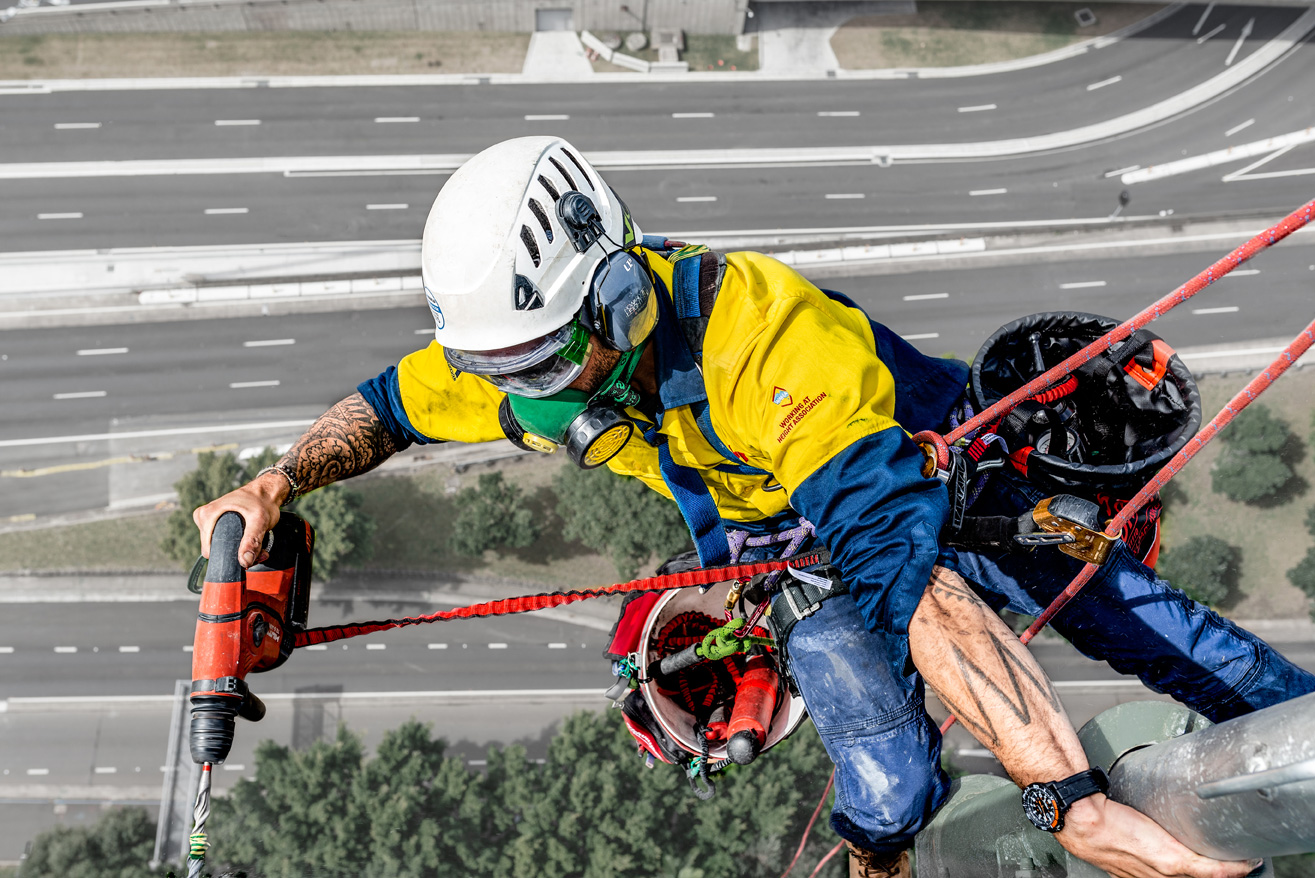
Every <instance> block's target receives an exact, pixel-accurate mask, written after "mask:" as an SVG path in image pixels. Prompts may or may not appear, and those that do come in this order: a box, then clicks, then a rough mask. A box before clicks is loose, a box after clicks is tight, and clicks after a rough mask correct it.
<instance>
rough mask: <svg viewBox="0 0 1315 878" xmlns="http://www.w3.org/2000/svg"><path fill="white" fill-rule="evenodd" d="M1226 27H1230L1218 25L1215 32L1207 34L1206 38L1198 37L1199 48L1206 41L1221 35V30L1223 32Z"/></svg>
mask: <svg viewBox="0 0 1315 878" xmlns="http://www.w3.org/2000/svg"><path fill="white" fill-rule="evenodd" d="M1226 27H1228V25H1227V24H1220V25H1216V26H1215V29H1214V30H1212V31H1210V32H1209V33H1207V34H1205V35H1204V36H1199V37H1197V38H1196V44H1197V45H1198V46H1199V45H1201V44H1202V43H1204V42H1205V41H1206V40H1208V39H1210V38H1211V37H1213V36H1214V35H1215V34H1217V33H1219V32H1220V31H1221V30H1223V29H1224V28H1226Z"/></svg>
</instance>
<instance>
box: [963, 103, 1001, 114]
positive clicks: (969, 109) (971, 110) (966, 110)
mask: <svg viewBox="0 0 1315 878" xmlns="http://www.w3.org/2000/svg"><path fill="white" fill-rule="evenodd" d="M995 109H998V108H997V107H996V105H995V104H978V105H977V106H975V107H960V108H959V112H960V113H984V112H986V111H987V110H995Z"/></svg>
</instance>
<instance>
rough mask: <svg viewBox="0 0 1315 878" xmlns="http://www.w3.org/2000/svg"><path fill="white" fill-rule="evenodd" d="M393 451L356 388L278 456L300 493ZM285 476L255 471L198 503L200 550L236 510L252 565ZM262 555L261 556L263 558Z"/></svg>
mask: <svg viewBox="0 0 1315 878" xmlns="http://www.w3.org/2000/svg"><path fill="white" fill-rule="evenodd" d="M396 451H397V448H396V446H395V445H394V443H393V438H392V436H391V434H389V432H388V431H387V430H386V429H384V426H383V424H382V422H381V421H380V420H379V417H378V415H376V414H375V411H374V409H373V408H371V407H370V404H369V403H368V402H366V401H365V398H364V397H362V396H361V394H359V393H353V394H352V395H351V396H349V397H347V398H346V399H344V400H343V401H342V402H339V403H338V404H336V405H335V406H333V408H331V409H329V410H328V411H327V412H325V413H324V414H323V415H321V416H320V418H319V420H317V421H316V422H315V423H314V424H312V425H311V428H310V429H309V430H307V431H306V433H305V435H303V436H302V437H301V438H300V439H298V440H297V442H296V444H294V445H293V446H292V447H291V448H289V449H288V453H287V454H285V455H283V458H282V459H281V460H280V461H279V464H280V465H281V466H284V467H286V468H287V469H288V470H289V471H291V472H292V474H293V478H295V479H296V480H297V486H298V487H299V488H300V489H301V493H303V494H305V493H306V492H307V491H313V490H314V489H316V488H322V487H324V486H325V485H327V484H330V483H332V482H337V481H341V480H343V479H349V478H351V477H352V476H357V475H360V474H361V473H363V472H366V471H368V470H371V469H374V468H375V467H376V466H378V465H379V464H381V463H383V462H384V461H385V460H387V459H388V458H389V457H390V456H392V455H393V453H394V452H396ZM291 490H292V489H291V486H290V485H289V484H288V480H287V479H286V478H284V477H283V476H282V475H280V474H279V473H276V472H270V473H266V474H265V475H263V476H259V477H257V478H255V479H253V480H252V481H250V482H248V483H247V484H245V485H243V486H242V487H240V488H238V489H237V490H236V491H232V492H230V493H228V494H225V495H224V496H223V497H220V498H219V499H218V500H215V501H214V502H213V503H209V504H207V505H205V506H202V507H200V508H199V509H197V510H196V511H195V512H193V513H192V519H193V520H194V521H195V522H196V525H197V527H199V528H200V529H201V553H202V554H203V555H205V556H206V557H207V558H208V557H210V534H211V533H212V532H213V531H214V527H215V522H216V521H218V520H219V516H220V515H222V514H223V513H225V512H237V513H240V514H241V515H242V518H243V519H244V520H245V522H246V530H245V531H244V533H243V534H242V543H241V546H240V548H239V549H238V560H239V561H241V563H242V566H243V567H250V566H251V565H252V564H254V563H256V561H257V560H258V559H257V558H256V553H257V552H258V551H259V549H260V541H261V540H262V539H263V537H264V534H265V532H266V531H268V530H269V529H270V528H272V527H273V526H274V525H275V524H277V523H278V520H279V507H280V506H282V505H283V503H284V502H285V501H286V500H287V498H288V495H289V494H290V493H291ZM263 559H264V558H263V555H262V556H261V558H260V559H259V560H263Z"/></svg>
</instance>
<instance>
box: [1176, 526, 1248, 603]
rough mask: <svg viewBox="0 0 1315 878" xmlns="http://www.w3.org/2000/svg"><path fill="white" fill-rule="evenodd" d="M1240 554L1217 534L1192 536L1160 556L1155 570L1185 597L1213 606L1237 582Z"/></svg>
mask: <svg viewBox="0 0 1315 878" xmlns="http://www.w3.org/2000/svg"><path fill="white" fill-rule="evenodd" d="M1240 554H1241V553H1240V552H1239V551H1238V549H1237V547H1236V546H1232V545H1229V544H1228V543H1227V542H1225V541H1224V540H1221V539H1220V538H1219V537H1213V536H1198V537H1192V538H1191V539H1190V540H1188V541H1187V542H1185V543H1183V544H1182V545H1181V546H1174V547H1173V548H1171V549H1168V550H1167V551H1165V553H1164V554H1163V555H1161V556H1160V563H1159V565H1158V567H1159V570H1158V572H1159V575H1160V576H1161V577H1163V578H1164V579H1167V580H1168V581H1169V582H1170V584H1172V585H1173V586H1174V588H1177V589H1178V590H1179V591H1182V592H1184V593H1185V594H1186V595H1187V596H1188V597H1190V598H1192V599H1194V600H1197V601H1200V602H1201V603H1203V604H1206V605H1208V606H1212V607H1213V606H1217V605H1218V604H1220V603H1222V602H1223V601H1224V600H1226V599H1227V598H1228V595H1229V593H1230V592H1231V591H1232V589H1233V587H1234V586H1235V585H1236V584H1237V575H1238V570H1239V568H1240V560H1241V559H1240V557H1239V556H1240Z"/></svg>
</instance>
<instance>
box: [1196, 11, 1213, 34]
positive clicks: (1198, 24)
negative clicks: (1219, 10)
mask: <svg viewBox="0 0 1315 878" xmlns="http://www.w3.org/2000/svg"><path fill="white" fill-rule="evenodd" d="M1214 8H1215V5H1214V3H1207V4H1206V5H1205V11H1204V12H1202V13H1201V17H1200V18H1199V19H1197V22H1196V27H1194V28H1192V36H1196V35H1197V34H1199V33H1200V32H1201V28H1202V27H1204V26H1205V20H1206V19H1207V18H1209V17H1210V12H1211V10H1213V9H1214Z"/></svg>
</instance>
